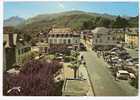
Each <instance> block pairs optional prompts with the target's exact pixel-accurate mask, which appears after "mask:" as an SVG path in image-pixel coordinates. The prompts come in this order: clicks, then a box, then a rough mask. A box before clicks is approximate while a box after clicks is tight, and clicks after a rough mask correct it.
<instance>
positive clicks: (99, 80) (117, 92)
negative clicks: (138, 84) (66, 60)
mask: <svg viewBox="0 0 140 100" xmlns="http://www.w3.org/2000/svg"><path fill="white" fill-rule="evenodd" d="M90 48H91V47H88V50H87V51H86V52H80V54H81V55H83V56H84V59H85V61H86V65H87V70H88V72H89V75H90V78H91V81H92V85H93V87H94V94H95V96H136V95H137V94H138V90H137V89H135V88H134V87H132V86H130V84H129V83H128V81H126V80H119V81H116V80H115V79H114V77H113V76H112V75H111V72H110V71H109V69H108V68H107V66H109V65H108V64H107V63H105V62H104V60H103V59H102V58H98V57H97V55H96V53H95V52H94V51H92V50H91V49H90Z"/></svg>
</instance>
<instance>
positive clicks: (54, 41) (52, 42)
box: [48, 28, 80, 53]
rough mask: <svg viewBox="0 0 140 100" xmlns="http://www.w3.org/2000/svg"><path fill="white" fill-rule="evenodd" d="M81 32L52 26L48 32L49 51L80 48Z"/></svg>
mask: <svg viewBox="0 0 140 100" xmlns="http://www.w3.org/2000/svg"><path fill="white" fill-rule="evenodd" d="M79 44H80V33H79V32H76V31H74V30H72V29H70V28H52V29H51V30H50V32H49V34H48V46H49V50H48V51H49V52H62V53H64V52H66V51H69V50H70V49H74V50H78V49H79Z"/></svg>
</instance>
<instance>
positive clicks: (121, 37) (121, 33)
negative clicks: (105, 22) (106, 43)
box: [110, 28, 127, 43]
mask: <svg viewBox="0 0 140 100" xmlns="http://www.w3.org/2000/svg"><path fill="white" fill-rule="evenodd" d="M110 30H112V32H113V33H114V34H115V37H116V39H117V42H118V43H120V42H124V41H125V32H127V30H124V29H123V28H112V29H110Z"/></svg>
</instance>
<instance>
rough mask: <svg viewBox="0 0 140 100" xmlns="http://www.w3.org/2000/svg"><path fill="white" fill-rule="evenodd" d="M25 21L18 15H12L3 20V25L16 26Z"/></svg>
mask: <svg viewBox="0 0 140 100" xmlns="http://www.w3.org/2000/svg"><path fill="white" fill-rule="evenodd" d="M24 21H25V19H24V18H21V17H19V16H12V17H10V18H8V19H6V20H4V26H14V27H15V26H17V25H19V24H21V23H23V22H24Z"/></svg>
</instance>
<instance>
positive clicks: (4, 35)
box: [3, 34, 17, 47]
mask: <svg viewBox="0 0 140 100" xmlns="http://www.w3.org/2000/svg"><path fill="white" fill-rule="evenodd" d="M3 41H4V42H6V45H5V47H10V46H9V43H10V41H9V34H3ZM16 41H17V34H13V43H14V45H16Z"/></svg>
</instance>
